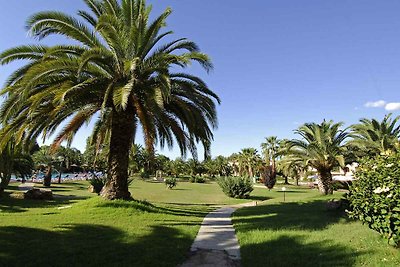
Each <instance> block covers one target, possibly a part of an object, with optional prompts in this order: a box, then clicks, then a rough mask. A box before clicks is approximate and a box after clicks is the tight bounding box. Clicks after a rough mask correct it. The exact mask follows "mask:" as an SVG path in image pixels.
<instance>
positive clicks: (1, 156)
mask: <svg viewBox="0 0 400 267" xmlns="http://www.w3.org/2000/svg"><path fill="white" fill-rule="evenodd" d="M32 169H33V161H32V158H31V156H30V155H29V154H27V153H24V152H23V151H22V149H21V147H20V146H18V145H16V143H15V142H14V140H13V139H11V140H10V141H9V142H8V143H7V144H6V145H5V146H4V147H3V148H2V149H1V150H0V195H2V193H3V192H4V190H5V189H6V187H7V186H8V184H9V183H10V180H11V175H12V174H15V175H19V176H22V179H23V180H24V179H25V177H27V176H29V175H31V174H32Z"/></svg>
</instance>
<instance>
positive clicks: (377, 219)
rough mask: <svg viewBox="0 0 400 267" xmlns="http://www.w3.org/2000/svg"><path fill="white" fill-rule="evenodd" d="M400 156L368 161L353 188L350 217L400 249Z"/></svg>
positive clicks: (363, 165) (350, 198)
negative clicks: (366, 225)
mask: <svg viewBox="0 0 400 267" xmlns="http://www.w3.org/2000/svg"><path fill="white" fill-rule="evenodd" d="M399 162H400V153H396V154H392V155H389V156H385V155H380V156H377V157H374V158H373V159H364V160H363V161H362V162H361V165H360V167H359V168H358V170H357V174H356V176H357V178H358V180H356V181H355V182H354V184H353V185H352V186H351V187H350V193H349V195H348V200H349V201H350V208H351V211H349V215H350V217H351V218H357V219H359V220H361V221H362V222H364V223H366V224H368V226H369V227H370V228H371V229H373V230H375V231H378V232H379V233H380V234H381V235H383V236H384V237H385V238H387V239H388V241H389V243H390V244H391V245H395V246H396V245H397V246H399V245H400V187H399V181H400V166H399Z"/></svg>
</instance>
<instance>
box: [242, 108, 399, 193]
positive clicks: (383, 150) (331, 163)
mask: <svg viewBox="0 0 400 267" xmlns="http://www.w3.org/2000/svg"><path fill="white" fill-rule="evenodd" d="M399 119H400V116H398V117H395V118H392V115H391V114H389V115H386V116H385V117H384V118H383V120H382V121H378V120H376V119H365V118H364V119H361V120H360V121H359V123H357V124H354V125H352V126H350V127H348V128H345V129H343V128H342V127H343V123H334V122H333V121H323V122H322V123H320V124H317V123H306V124H304V125H302V126H300V127H299V128H298V129H297V130H295V133H296V134H298V135H299V136H300V137H301V138H300V139H293V140H278V139H277V138H276V137H268V138H266V142H265V143H263V144H262V145H261V147H262V152H263V153H262V154H263V155H264V161H262V158H261V156H259V155H258V154H257V150H256V149H254V148H246V149H243V150H242V152H241V153H239V154H237V157H236V159H237V166H238V167H239V174H241V175H243V174H246V175H248V176H250V177H252V176H253V175H254V174H255V171H254V170H256V173H257V174H258V175H260V176H261V177H263V178H264V182H265V184H266V186H268V187H269V188H271V187H273V185H274V183H275V181H276V180H274V179H275V177H276V174H277V173H280V174H281V175H282V176H284V177H285V178H286V183H287V177H292V178H295V179H296V181H297V182H298V179H299V178H300V177H301V176H302V175H305V174H306V173H307V171H312V170H314V171H316V172H317V174H318V180H317V181H318V188H319V191H320V192H321V193H322V194H331V193H332V192H333V189H332V170H333V169H334V168H337V167H342V168H343V167H344V166H345V164H347V163H351V162H354V161H357V160H359V159H360V158H362V157H373V156H376V155H379V154H390V153H393V152H396V151H398V150H399V148H400V143H399V138H400V126H399V125H398V122H399ZM277 160H278V161H277ZM243 170H244V171H245V172H243ZM265 173H266V174H265ZM263 174H264V175H263Z"/></svg>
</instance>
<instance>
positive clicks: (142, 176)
mask: <svg viewBox="0 0 400 267" xmlns="http://www.w3.org/2000/svg"><path fill="white" fill-rule="evenodd" d="M140 178H142V179H149V178H150V174H149V173H148V172H147V171H145V170H142V171H140Z"/></svg>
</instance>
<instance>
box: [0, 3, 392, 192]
mask: <svg viewBox="0 0 400 267" xmlns="http://www.w3.org/2000/svg"><path fill="white" fill-rule="evenodd" d="M83 1H84V2H85V4H86V7H87V10H79V11H78V12H77V16H70V15H67V14H64V13H62V12H53V11H46V12H39V13H37V14H34V15H33V16H31V17H30V18H29V19H28V21H27V28H28V30H29V34H30V35H31V36H33V37H35V38H37V39H39V40H41V39H45V38H47V37H48V36H51V35H61V36H65V37H66V38H67V39H70V40H72V42H70V43H69V44H59V45H52V46H47V45H22V46H18V47H14V48H11V49H8V50H6V51H4V52H3V53H1V54H0V64H2V65H4V64H9V63H11V62H14V61H17V60H23V61H24V62H25V64H24V65H22V67H20V68H19V69H17V70H16V71H14V72H13V73H12V74H11V75H10V76H9V77H8V79H7V82H6V85H5V87H4V88H3V90H2V91H1V95H2V96H3V97H5V101H4V102H3V103H2V106H1V109H0V122H1V123H2V125H3V128H2V130H1V132H0V136H1V140H0V148H1V151H2V153H3V154H4V153H9V154H10V149H9V148H10V146H13V144H15V146H17V147H20V148H21V149H22V150H21V151H23V150H25V151H26V150H27V149H28V147H29V146H30V144H32V141H34V140H36V138H37V137H39V136H43V137H44V138H47V137H49V136H51V135H52V134H54V133H57V134H56V138H55V139H54V142H53V144H52V149H56V148H57V147H59V146H60V145H61V144H62V143H63V142H67V143H68V144H71V141H72V139H73V138H74V136H75V135H76V133H77V132H78V130H79V129H80V128H81V127H82V126H83V125H84V124H85V123H87V122H88V121H90V120H91V119H94V120H95V121H96V123H95V127H94V130H93V133H92V136H91V139H90V140H91V141H90V142H91V144H92V145H94V147H95V148H96V149H94V150H93V151H91V152H90V153H88V155H89V154H90V155H92V156H93V157H94V158H96V156H97V155H99V154H101V153H103V155H106V157H107V158H106V160H104V161H105V163H104V164H105V165H106V167H107V172H108V181H107V183H106V185H105V186H104V188H103V190H102V192H101V195H102V196H103V197H105V198H107V199H121V198H122V199H128V198H130V192H129V191H128V170H129V165H130V160H131V162H132V158H131V159H130V155H131V157H132V153H130V152H131V149H132V145H133V144H134V142H135V137H136V132H137V131H138V129H141V130H142V132H143V137H144V140H145V150H146V153H147V155H146V157H147V158H146V161H147V165H148V166H147V168H148V169H150V170H152V169H154V166H152V165H153V164H155V162H156V161H155V159H156V154H155V149H154V147H155V145H157V144H158V145H160V146H161V147H164V146H168V147H172V146H173V144H174V142H175V143H176V144H177V145H178V146H179V148H180V150H181V152H182V155H183V156H185V155H186V154H187V152H190V153H191V154H192V156H193V158H194V159H193V162H192V163H193V164H191V165H192V166H193V169H196V168H198V166H197V165H196V164H197V163H198V162H197V160H196V159H197V151H196V145H197V144H201V145H203V147H204V151H205V157H206V158H210V144H211V141H212V140H213V133H212V130H213V129H215V128H216V127H217V115H216V105H217V104H219V103H220V99H219V97H218V96H217V95H216V94H215V93H214V92H213V91H212V90H211V89H210V88H209V87H208V86H207V84H206V83H205V82H204V81H203V80H202V79H200V78H199V77H197V76H193V75H191V74H189V73H186V72H184V69H185V68H186V67H187V66H188V65H190V64H191V63H193V62H196V63H199V64H200V65H201V66H202V67H203V68H204V69H205V70H206V71H210V70H211V69H212V63H211V61H210V59H209V57H208V56H207V55H206V54H204V53H202V52H201V51H200V49H199V47H198V46H197V45H196V44H195V43H194V42H192V41H190V40H187V39H185V38H180V39H173V40H172V41H171V34H172V31H169V30H165V31H163V30H164V29H165V27H166V20H167V18H168V17H169V15H170V14H171V10H170V9H166V10H165V11H164V12H163V13H162V14H161V15H160V16H158V17H156V18H155V19H154V20H151V19H150V18H151V7H150V6H148V5H146V2H145V0H83ZM167 38H168V39H167ZM180 69H183V70H180ZM397 121H398V117H397V118H395V119H391V117H390V116H387V117H385V119H384V120H383V121H382V122H378V121H376V120H368V119H363V120H361V121H360V123H359V124H358V125H354V126H352V127H351V131H350V132H348V131H347V130H348V129H345V130H342V129H341V126H342V124H341V123H333V122H331V121H329V122H326V121H324V122H322V123H321V124H315V123H309V124H305V125H303V126H301V127H300V128H299V129H298V130H297V131H296V133H297V134H299V135H300V136H301V137H302V139H299V140H283V141H282V140H278V139H277V138H276V137H271V138H268V139H267V140H266V142H265V143H264V144H263V145H262V150H263V153H262V155H263V158H264V159H262V157H261V156H259V155H258V153H257V151H256V150H255V149H253V148H248V149H243V150H242V151H241V152H240V153H238V154H235V155H233V156H231V157H230V162H231V163H232V164H231V168H232V169H233V171H234V172H237V173H238V174H241V175H243V174H247V175H248V176H254V175H255V173H256V172H257V171H258V172H261V173H262V175H261V176H262V177H263V179H264V180H265V183H266V185H267V186H268V187H272V186H273V185H274V183H275V181H276V173H277V169H279V168H278V165H281V167H280V168H281V169H282V170H284V171H285V173H287V174H289V173H290V175H295V176H298V175H299V173H301V170H304V169H305V168H308V167H311V168H314V169H315V170H317V172H318V175H319V188H320V190H321V192H322V193H330V192H331V191H332V189H331V186H330V181H331V171H332V169H333V168H334V167H336V166H342V165H343V164H344V163H345V161H346V159H350V158H353V159H356V158H358V157H361V156H364V155H373V154H377V153H389V151H394V150H397V149H398V146H399V145H398V138H399V132H400V130H399V127H398V126H397ZM61 125H62V126H63V127H62V129H61V131H58V129H59V127H60V126H61ZM57 131H58V132H57ZM348 138H349V139H350V138H351V140H350V141H348V142H347V139H348ZM104 144H107V145H104ZM4 155H5V154H4ZM15 155H16V154H15ZM10 158H15V159H17V157H15V156H13V157H10ZM278 158H279V161H280V164H278V163H277V161H276V160H277V159H278ZM211 162H212V163H208V165H209V170H212V172H213V173H217V174H218V175H227V173H228V169H229V168H228V167H227V164H226V160H224V159H223V158H219V159H218V158H217V160H215V161H211ZM260 163H261V167H260V168H258V170H257V166H258V165H259V164H260ZM177 166H178V167H177ZM0 167H1V166H0ZM1 168H4V167H1ZM172 168H173V169H176V170H175V172H178V169H179V164H177V165H176V166H175V167H172ZM260 169H261V171H259V170H260ZM1 171H2V172H1V173H7V171H6V172H3V170H1ZM7 175H8V174H7ZM7 175H6V176H7ZM1 179H2V183H3V180H4V181H5V180H7V179H8V178H3V177H2V178H1ZM0 190H1V187H0Z"/></svg>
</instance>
